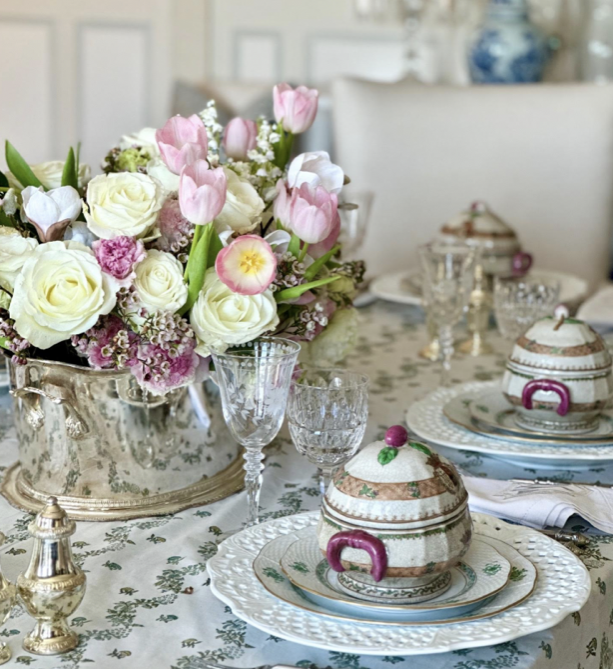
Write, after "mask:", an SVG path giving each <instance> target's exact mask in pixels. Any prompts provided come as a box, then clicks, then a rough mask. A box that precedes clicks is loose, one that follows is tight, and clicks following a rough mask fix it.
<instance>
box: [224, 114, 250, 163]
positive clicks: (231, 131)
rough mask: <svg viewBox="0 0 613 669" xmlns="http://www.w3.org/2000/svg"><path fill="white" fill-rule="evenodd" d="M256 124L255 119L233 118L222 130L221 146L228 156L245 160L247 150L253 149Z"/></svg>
mask: <svg viewBox="0 0 613 669" xmlns="http://www.w3.org/2000/svg"><path fill="white" fill-rule="evenodd" d="M257 135H258V126H257V123H256V122H255V121H250V120H248V119H244V118H240V116H237V117H236V118H233V119H232V120H231V121H230V122H229V123H228V125H227V126H226V129H225V131H224V135H223V148H224V151H225V152H226V156H228V158H234V160H247V151H251V149H255V142H256V138H257Z"/></svg>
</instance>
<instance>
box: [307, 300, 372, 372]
mask: <svg viewBox="0 0 613 669" xmlns="http://www.w3.org/2000/svg"><path fill="white" fill-rule="evenodd" d="M358 325H359V315H358V311H357V309H339V310H338V311H335V312H334V314H332V318H331V319H330V322H329V323H328V325H327V327H326V328H325V329H324V330H323V332H321V333H320V334H319V335H318V336H317V337H315V339H313V341H312V342H309V343H308V345H306V346H305V345H304V344H303V346H302V350H303V352H304V355H303V356H301V360H302V361H303V362H305V363H307V364H311V365H316V366H317V367H332V366H334V365H336V364H337V363H338V362H340V361H341V360H342V359H343V358H345V357H346V356H347V355H348V354H349V353H350V352H351V349H352V348H353V347H354V346H355V344H356V341H357V338H358Z"/></svg>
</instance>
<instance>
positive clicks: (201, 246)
mask: <svg viewBox="0 0 613 669" xmlns="http://www.w3.org/2000/svg"><path fill="white" fill-rule="evenodd" d="M212 231H213V224H212V223H207V224H206V225H205V226H203V230H202V233H201V234H200V237H199V239H198V241H197V242H196V246H195V247H193V246H192V250H191V251H190V254H189V261H188V265H187V283H188V289H187V302H186V303H185V305H184V306H183V308H182V309H180V310H179V313H180V314H181V316H183V314H184V313H186V312H187V311H189V310H190V309H191V308H192V307H193V305H194V303H195V302H196V300H197V299H198V295H199V294H200V290H201V289H202V284H203V283H204V275H205V273H206V269H207V262H208V258H209V245H210V244H209V242H210V240H211V233H212Z"/></svg>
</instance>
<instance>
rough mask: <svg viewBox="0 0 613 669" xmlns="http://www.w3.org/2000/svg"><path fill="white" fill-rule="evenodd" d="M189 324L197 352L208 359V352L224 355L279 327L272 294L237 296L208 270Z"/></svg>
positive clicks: (266, 292)
mask: <svg viewBox="0 0 613 669" xmlns="http://www.w3.org/2000/svg"><path fill="white" fill-rule="evenodd" d="M190 322H191V324H192V328H193V329H194V332H195V333H196V338H197V339H198V346H197V347H196V352H197V353H200V355H203V356H207V355H210V353H211V349H214V350H216V351H225V350H226V348H228V346H233V345H235V344H244V343H246V342H248V341H251V340H252V339H255V338H256V337H259V336H260V335H261V334H263V333H264V332H267V331H269V330H274V328H276V327H277V325H278V324H279V316H277V304H276V302H275V298H274V297H273V293H272V291H271V290H265V291H264V292H263V293H260V294H259V295H239V294H238V293H233V292H232V291H231V290H230V289H229V288H228V286H226V285H225V284H224V283H222V282H221V281H220V280H219V278H218V276H217V274H216V273H215V270H214V269H209V270H208V271H207V273H206V276H205V279H204V286H203V287H202V291H201V292H200V295H199V297H198V299H197V300H196V303H195V304H194V306H193V307H192V310H191V312H190Z"/></svg>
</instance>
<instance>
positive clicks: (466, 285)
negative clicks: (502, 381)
mask: <svg viewBox="0 0 613 669" xmlns="http://www.w3.org/2000/svg"><path fill="white" fill-rule="evenodd" d="M478 255H479V250H478V249H476V248H474V247H470V246H461V245H450V244H442V243H433V244H427V245H426V246H422V247H420V248H419V257H420V260H421V265H422V269H423V270H424V282H423V286H424V298H425V300H424V301H425V304H426V309H427V310H428V315H429V317H430V318H431V319H432V321H433V323H434V324H435V326H436V328H437V330H438V339H439V344H440V347H441V353H442V374H441V385H442V386H443V387H445V386H448V385H449V384H450V382H451V379H450V374H451V357H452V356H453V327H454V325H456V324H457V323H458V322H459V321H460V319H461V318H462V314H463V313H464V312H465V311H466V308H467V307H468V301H469V298H470V294H471V291H472V288H473V282H474V276H475V265H476V262H477V258H478Z"/></svg>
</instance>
